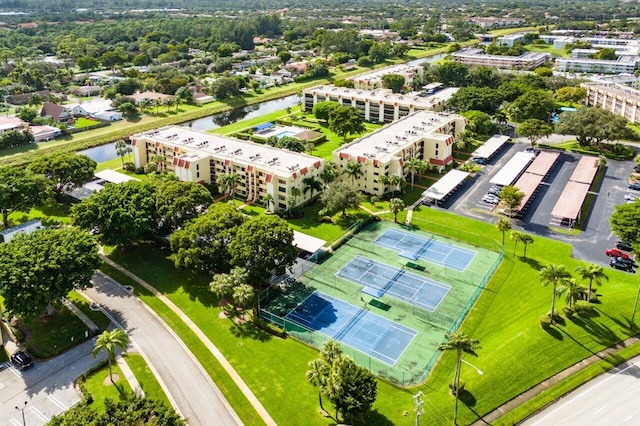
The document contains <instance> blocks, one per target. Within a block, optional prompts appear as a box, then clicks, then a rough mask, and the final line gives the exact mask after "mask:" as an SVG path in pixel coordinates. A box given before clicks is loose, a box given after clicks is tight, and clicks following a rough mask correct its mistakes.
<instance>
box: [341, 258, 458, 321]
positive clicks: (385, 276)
mask: <svg viewBox="0 0 640 426" xmlns="http://www.w3.org/2000/svg"><path fill="white" fill-rule="evenodd" d="M336 275H337V276H339V277H340V278H344V279H347V280H349V281H351V282H353V283H356V284H360V285H361V286H363V289H362V291H363V292H364V293H366V294H370V295H372V296H374V297H376V298H377V299H379V298H380V297H382V296H383V295H385V294H387V295H389V296H392V297H395V298H396V299H400V300H403V301H405V302H408V303H410V304H412V305H414V306H417V307H419V308H422V309H426V310H428V311H429V312H433V311H435V310H436V309H437V308H438V306H439V305H440V303H441V302H442V300H443V299H444V298H445V296H446V295H447V293H449V290H451V286H449V285H446V284H442V283H439V282H437V281H433V280H430V279H429V278H423V277H420V276H418V275H415V274H412V273H411V272H408V271H404V270H402V269H397V268H392V267H391V266H387V265H385V264H382V263H379V262H376V261H374V260H371V259H369V258H366V257H363V256H356V257H354V258H353V259H352V260H351V261H350V262H349V263H347V264H346V265H345V266H344V267H342V269H340V270H339V271H338V272H337V273H336Z"/></svg>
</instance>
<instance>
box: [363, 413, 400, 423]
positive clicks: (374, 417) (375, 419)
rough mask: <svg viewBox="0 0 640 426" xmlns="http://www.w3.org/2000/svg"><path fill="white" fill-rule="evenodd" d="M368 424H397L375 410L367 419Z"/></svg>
mask: <svg viewBox="0 0 640 426" xmlns="http://www.w3.org/2000/svg"><path fill="white" fill-rule="evenodd" d="M367 424H368V425H376V426H391V425H393V424H395V423H394V422H392V421H391V420H389V419H388V418H387V417H386V416H385V415H384V414H382V413H380V412H378V410H373V411H371V412H370V413H369V416H368V417H367Z"/></svg>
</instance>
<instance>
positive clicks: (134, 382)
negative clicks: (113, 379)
mask: <svg viewBox="0 0 640 426" xmlns="http://www.w3.org/2000/svg"><path fill="white" fill-rule="evenodd" d="M116 364H118V367H120V370H122V374H123V375H124V378H125V379H126V380H127V382H129V386H131V390H132V391H133V393H135V394H136V395H138V396H144V391H143V390H142V387H141V386H140V383H139V382H138V379H136V376H135V375H134V374H133V371H131V368H130V367H129V364H127V361H126V360H125V359H124V358H123V357H122V356H121V355H118V356H117V357H116Z"/></svg>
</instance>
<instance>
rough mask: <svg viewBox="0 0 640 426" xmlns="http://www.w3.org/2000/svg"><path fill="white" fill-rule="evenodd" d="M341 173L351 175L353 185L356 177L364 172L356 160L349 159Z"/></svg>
mask: <svg viewBox="0 0 640 426" xmlns="http://www.w3.org/2000/svg"><path fill="white" fill-rule="evenodd" d="M342 173H344V174H345V175H347V176H351V185H355V180H356V178H357V177H359V176H362V175H363V174H364V172H363V171H362V164H361V163H358V162H356V161H349V162H348V163H347V165H346V167H345V168H344V170H343V171H342Z"/></svg>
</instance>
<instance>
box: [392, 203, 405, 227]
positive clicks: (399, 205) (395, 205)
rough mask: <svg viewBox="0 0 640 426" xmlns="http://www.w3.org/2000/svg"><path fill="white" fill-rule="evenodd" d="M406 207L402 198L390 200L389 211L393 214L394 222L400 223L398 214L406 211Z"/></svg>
mask: <svg viewBox="0 0 640 426" xmlns="http://www.w3.org/2000/svg"><path fill="white" fill-rule="evenodd" d="M404 208H405V205H404V201H402V198H392V199H390V200H389V210H391V211H392V212H393V221H394V222H398V213H400V212H401V211H402V210H404Z"/></svg>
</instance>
